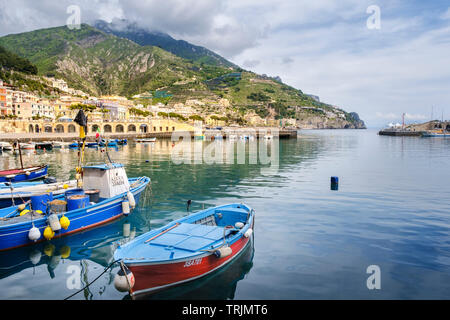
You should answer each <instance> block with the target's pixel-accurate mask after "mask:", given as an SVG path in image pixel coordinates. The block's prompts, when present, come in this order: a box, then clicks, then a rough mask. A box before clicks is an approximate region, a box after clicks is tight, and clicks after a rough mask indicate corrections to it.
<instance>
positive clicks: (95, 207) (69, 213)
mask: <svg viewBox="0 0 450 320" xmlns="http://www.w3.org/2000/svg"><path fill="white" fill-rule="evenodd" d="M128 181H130V182H137V181H140V182H141V183H140V185H138V186H136V187H134V188H132V189H130V190H129V191H130V192H132V193H137V192H138V191H140V189H142V188H145V187H146V186H147V185H148V183H150V181H151V179H150V178H149V177H146V176H143V177H139V178H130V179H128ZM127 192H128V191H127ZM127 192H124V193H121V194H119V195H116V196H114V197H112V198H106V199H105V200H103V201H100V202H98V203H96V204H94V205H91V206H88V207H85V208H80V209H76V210H72V211H67V212H64V213H58V217H59V216H62V215H63V214H64V215H65V216H68V217H69V218H71V219H77V218H79V217H80V214H81V216H85V214H86V213H88V212H90V211H97V210H98V209H102V208H103V207H104V205H106V204H109V203H111V202H114V201H116V200H118V199H120V198H123V197H125V196H126V194H127ZM60 197H62V195H59V196H58V197H57V198H60ZM15 207H16V210H17V208H18V206H15ZM10 208H11V207H10ZM102 211H103V210H102ZM46 221H47V216H46V215H44V216H43V217H42V218H40V219H33V220H32V221H23V222H18V223H13V224H5V225H0V231H2V230H3V231H4V230H5V229H8V228H10V229H12V231H13V230H14V229H20V228H21V227H23V226H24V225H30V224H32V223H35V224H40V223H44V224H46ZM36 227H38V226H36ZM44 227H45V226H44ZM38 228H42V227H41V226H39V227H38ZM18 231H19V232H20V230H18ZM6 235H7V234H5V235H2V234H0V237H2V236H6Z"/></svg>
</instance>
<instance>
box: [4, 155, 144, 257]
mask: <svg viewBox="0 0 450 320" xmlns="http://www.w3.org/2000/svg"><path fill="white" fill-rule="evenodd" d="M149 182H150V178H148V177H140V178H130V179H128V177H127V175H126V172H125V169H124V167H123V165H121V164H116V163H110V164H98V165H90V166H84V167H83V180H82V185H83V188H82V189H78V190H76V191H77V192H76V193H75V192H74V190H70V191H67V192H66V193H65V194H61V195H57V196H54V195H53V194H52V193H46V194H42V195H37V196H32V197H31V203H27V204H22V205H20V206H13V207H8V208H3V209H0V218H1V219H0V251H1V250H8V249H12V248H16V247H21V246H26V245H32V244H34V243H37V242H42V241H46V240H51V239H53V238H59V237H63V236H67V235H70V234H73V233H77V232H81V231H84V230H86V229H89V228H93V227H96V226H99V225H102V224H105V223H107V222H110V221H112V220H114V219H118V218H120V217H122V216H124V215H128V214H129V213H130V212H131V210H132V209H133V208H134V207H135V206H136V205H137V203H138V202H139V197H140V195H141V193H142V192H143V191H144V190H145V188H146V186H147V185H148V183H149ZM92 191H94V192H92ZM94 195H97V197H94ZM55 200H58V201H55Z"/></svg>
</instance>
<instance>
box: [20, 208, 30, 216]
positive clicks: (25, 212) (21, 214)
mask: <svg viewBox="0 0 450 320" xmlns="http://www.w3.org/2000/svg"><path fill="white" fill-rule="evenodd" d="M28 212H30V210H28V209H27V210H22V211H21V212H20V216H24V215H26V214H27V213H28Z"/></svg>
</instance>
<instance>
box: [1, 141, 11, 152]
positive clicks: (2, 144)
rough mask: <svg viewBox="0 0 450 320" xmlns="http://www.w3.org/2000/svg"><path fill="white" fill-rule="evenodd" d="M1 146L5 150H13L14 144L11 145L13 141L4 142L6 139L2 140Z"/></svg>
mask: <svg viewBox="0 0 450 320" xmlns="http://www.w3.org/2000/svg"><path fill="white" fill-rule="evenodd" d="M0 148H1V149H2V150H3V151H12V150H13V146H12V145H11V143H9V142H4V141H0Z"/></svg>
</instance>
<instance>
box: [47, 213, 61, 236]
mask: <svg viewBox="0 0 450 320" xmlns="http://www.w3.org/2000/svg"><path fill="white" fill-rule="evenodd" d="M48 224H49V225H50V228H52V230H53V231H54V232H56V231H59V230H61V224H60V223H59V219H58V216H57V215H56V214H54V213H52V214H51V215H50V216H49V217H48Z"/></svg>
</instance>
